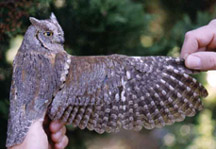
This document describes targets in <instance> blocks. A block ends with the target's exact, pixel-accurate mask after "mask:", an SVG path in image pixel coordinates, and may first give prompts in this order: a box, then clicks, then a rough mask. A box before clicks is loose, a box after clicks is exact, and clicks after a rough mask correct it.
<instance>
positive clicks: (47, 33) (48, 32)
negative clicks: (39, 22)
mask: <svg viewBox="0 0 216 149" xmlns="http://www.w3.org/2000/svg"><path fill="white" fill-rule="evenodd" d="M44 35H45V36H52V35H53V32H51V31H46V32H44Z"/></svg>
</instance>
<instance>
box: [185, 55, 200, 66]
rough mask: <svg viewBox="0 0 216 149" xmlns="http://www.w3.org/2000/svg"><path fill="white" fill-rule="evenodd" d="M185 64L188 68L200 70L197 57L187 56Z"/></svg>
mask: <svg viewBox="0 0 216 149" xmlns="http://www.w3.org/2000/svg"><path fill="white" fill-rule="evenodd" d="M186 64H187V66H188V67H189V68H193V69H200V68H201V60H200V58H199V57H196V56H192V55H189V56H188V57H187V59H186Z"/></svg>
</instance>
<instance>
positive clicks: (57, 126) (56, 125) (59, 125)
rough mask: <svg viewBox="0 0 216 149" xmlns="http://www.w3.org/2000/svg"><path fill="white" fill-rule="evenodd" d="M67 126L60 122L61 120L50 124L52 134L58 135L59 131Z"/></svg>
mask: <svg viewBox="0 0 216 149" xmlns="http://www.w3.org/2000/svg"><path fill="white" fill-rule="evenodd" d="M64 125H65V123H63V122H61V121H59V120H56V121H52V122H51V123H50V131H51V132H52V133H56V132H57V131H59V130H60V129H61V128H63V127H64Z"/></svg>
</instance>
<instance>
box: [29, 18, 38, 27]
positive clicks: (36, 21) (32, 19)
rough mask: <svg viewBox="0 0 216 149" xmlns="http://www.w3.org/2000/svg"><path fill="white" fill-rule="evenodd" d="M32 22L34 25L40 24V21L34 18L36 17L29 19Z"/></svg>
mask: <svg viewBox="0 0 216 149" xmlns="http://www.w3.org/2000/svg"><path fill="white" fill-rule="evenodd" d="M29 20H30V22H31V23H32V25H35V26H38V25H39V24H40V20H38V19H36V18H34V17H29Z"/></svg>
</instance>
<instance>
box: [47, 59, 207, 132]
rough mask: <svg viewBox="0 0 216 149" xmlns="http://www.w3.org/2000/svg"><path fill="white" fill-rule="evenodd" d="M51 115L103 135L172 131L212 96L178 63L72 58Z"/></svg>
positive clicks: (52, 117)
mask: <svg viewBox="0 0 216 149" xmlns="http://www.w3.org/2000/svg"><path fill="white" fill-rule="evenodd" d="M67 72H68V74H67V77H66V80H65V83H64V86H63V87H62V88H60V90H59V92H58V93H57V94H56V96H55V98H54V99H53V101H52V103H51V104H50V107H49V111H48V114H49V116H50V118H51V119H61V120H62V121H64V122H66V123H68V124H72V125H73V126H75V127H79V128H81V129H85V128H88V129H89V130H95V131H96V132H98V133H103V132H105V131H106V132H118V131H119V130H120V129H121V128H124V129H127V130H131V129H132V130H137V131H139V130H140V129H142V127H145V128H147V129H152V128H155V127H159V128H160V127H163V126H165V125H171V124H173V123H174V122H179V121H182V120H184V119H185V117H186V116H194V115H195V113H196V112H197V111H199V110H201V109H202V107H203V105H202V103H201V100H200V97H206V96H207V94H208V93H207V91H206V90H205V88H204V87H203V86H202V85H201V84H200V83H199V82H197V81H196V79H194V78H192V77H191V76H189V74H192V73H195V71H192V70H189V69H187V68H186V67H185V66H184V60H183V59H180V58H172V57H163V56H158V57H152V56H151V57H127V56H123V55H111V56H98V57H96V56H92V57H71V58H70V67H69V68H68V70H67Z"/></svg>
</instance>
